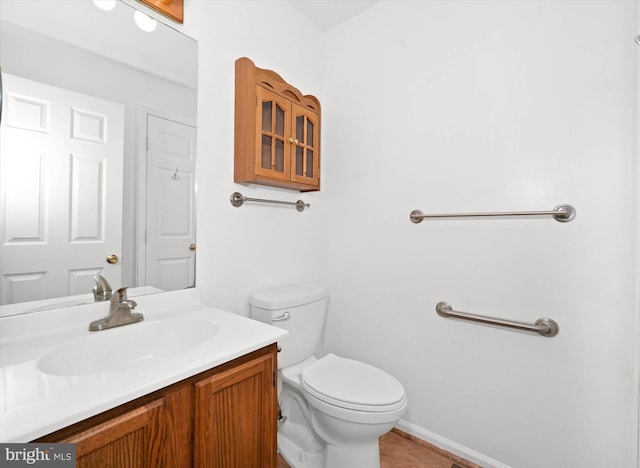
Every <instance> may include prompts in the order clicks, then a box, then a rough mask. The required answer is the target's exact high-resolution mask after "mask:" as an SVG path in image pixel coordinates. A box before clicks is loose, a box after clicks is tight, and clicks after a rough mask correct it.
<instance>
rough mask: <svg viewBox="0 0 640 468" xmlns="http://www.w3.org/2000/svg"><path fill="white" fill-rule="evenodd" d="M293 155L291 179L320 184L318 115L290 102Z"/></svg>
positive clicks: (309, 183) (314, 184)
mask: <svg viewBox="0 0 640 468" xmlns="http://www.w3.org/2000/svg"><path fill="white" fill-rule="evenodd" d="M291 112H292V114H293V116H294V118H293V119H292V125H293V126H294V129H293V133H294V134H295V135H296V138H295V156H294V157H292V158H291V180H293V181H295V182H300V183H304V184H308V185H313V186H316V187H319V185H320V158H319V155H320V147H319V146H320V145H319V143H320V139H319V138H318V135H319V131H320V117H319V116H318V115H317V114H316V113H314V112H313V111H311V110H309V109H306V108H304V107H302V106H299V105H297V104H295V103H291Z"/></svg>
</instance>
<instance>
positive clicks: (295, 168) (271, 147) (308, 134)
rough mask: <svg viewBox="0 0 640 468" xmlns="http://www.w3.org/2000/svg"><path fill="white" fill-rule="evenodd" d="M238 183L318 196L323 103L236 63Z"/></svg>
mask: <svg viewBox="0 0 640 468" xmlns="http://www.w3.org/2000/svg"><path fill="white" fill-rule="evenodd" d="M235 86H236V89H235V148H234V181H235V182H237V183H254V184H262V185H270V186H274V187H281V188H287V189H294V190H299V191H301V192H307V191H317V190H320V102H319V101H318V99H317V98H316V97H314V96H311V95H303V94H302V93H301V92H300V91H299V90H298V89H296V88H295V87H293V86H291V85H290V84H288V83H287V82H286V81H284V80H283V79H282V77H281V76H280V75H278V74H277V73H275V72H274V71H272V70H265V69H262V68H258V67H256V66H255V64H254V63H253V62H252V61H251V60H250V59H248V58H246V57H242V58H239V59H238V60H236V82H235Z"/></svg>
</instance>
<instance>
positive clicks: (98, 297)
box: [91, 275, 112, 302]
mask: <svg viewBox="0 0 640 468" xmlns="http://www.w3.org/2000/svg"><path fill="white" fill-rule="evenodd" d="M93 279H94V280H95V281H96V287H95V288H93V289H92V290H91V291H93V298H94V300H95V301H96V302H102V301H108V300H109V299H111V293H112V291H111V285H110V284H109V282H108V281H107V279H106V278H105V277H104V276H102V275H96V276H94V277H93Z"/></svg>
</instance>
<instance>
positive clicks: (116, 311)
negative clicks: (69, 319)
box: [89, 287, 144, 331]
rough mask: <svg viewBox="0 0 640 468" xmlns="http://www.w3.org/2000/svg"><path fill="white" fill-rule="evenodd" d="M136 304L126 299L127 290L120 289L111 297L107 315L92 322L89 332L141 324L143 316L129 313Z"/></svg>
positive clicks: (124, 288)
mask: <svg viewBox="0 0 640 468" xmlns="http://www.w3.org/2000/svg"><path fill="white" fill-rule="evenodd" d="M137 305H138V304H137V303H136V301H133V300H130V299H127V288H126V287H122V288H120V289H118V290H117V291H115V292H114V293H113V295H112V296H111V303H110V306H109V315H107V316H106V317H104V318H101V319H100V320H94V321H93V322H91V323H90V324H89V331H99V330H106V329H108V328H114V327H120V326H122V325H129V324H130V323H136V322H141V321H142V320H144V315H142V314H140V313H137V312H131V311H132V310H133V309H135V308H136V306H137Z"/></svg>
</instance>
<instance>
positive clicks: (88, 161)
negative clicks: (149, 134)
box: [0, 73, 124, 304]
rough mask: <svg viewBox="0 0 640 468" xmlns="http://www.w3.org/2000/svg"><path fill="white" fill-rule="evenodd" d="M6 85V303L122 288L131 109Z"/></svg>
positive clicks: (2, 206)
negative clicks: (110, 259)
mask: <svg viewBox="0 0 640 468" xmlns="http://www.w3.org/2000/svg"><path fill="white" fill-rule="evenodd" d="M2 80H3V88H4V89H3V100H2V105H3V112H2V124H1V125H0V187H1V188H0V221H1V223H2V226H1V232H0V236H1V241H2V242H1V243H0V258H1V267H0V304H9V303H15V302H24V301H30V300H38V299H47V298H53V297H60V296H68V295H76V294H85V293H90V292H91V288H92V287H93V286H94V281H93V276H94V275H96V274H102V275H104V276H105V277H106V278H107V279H108V280H109V281H110V282H111V283H112V284H114V285H118V284H120V277H121V272H120V263H119V262H118V263H115V264H109V263H107V262H106V257H107V256H109V255H112V254H115V255H118V256H119V255H120V251H121V244H122V163H123V134H124V107H123V106H122V105H121V104H117V103H112V102H108V101H104V100H101V99H97V98H94V97H91V96H86V95H83V94H79V93H75V92H72V91H68V90H65V89H61V88H57V87H54V86H49V85H45V84H43V83H38V82H35V81H31V80H26V79H24V78H20V77H17V76H13V75H10V74H6V73H3V74H2Z"/></svg>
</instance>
